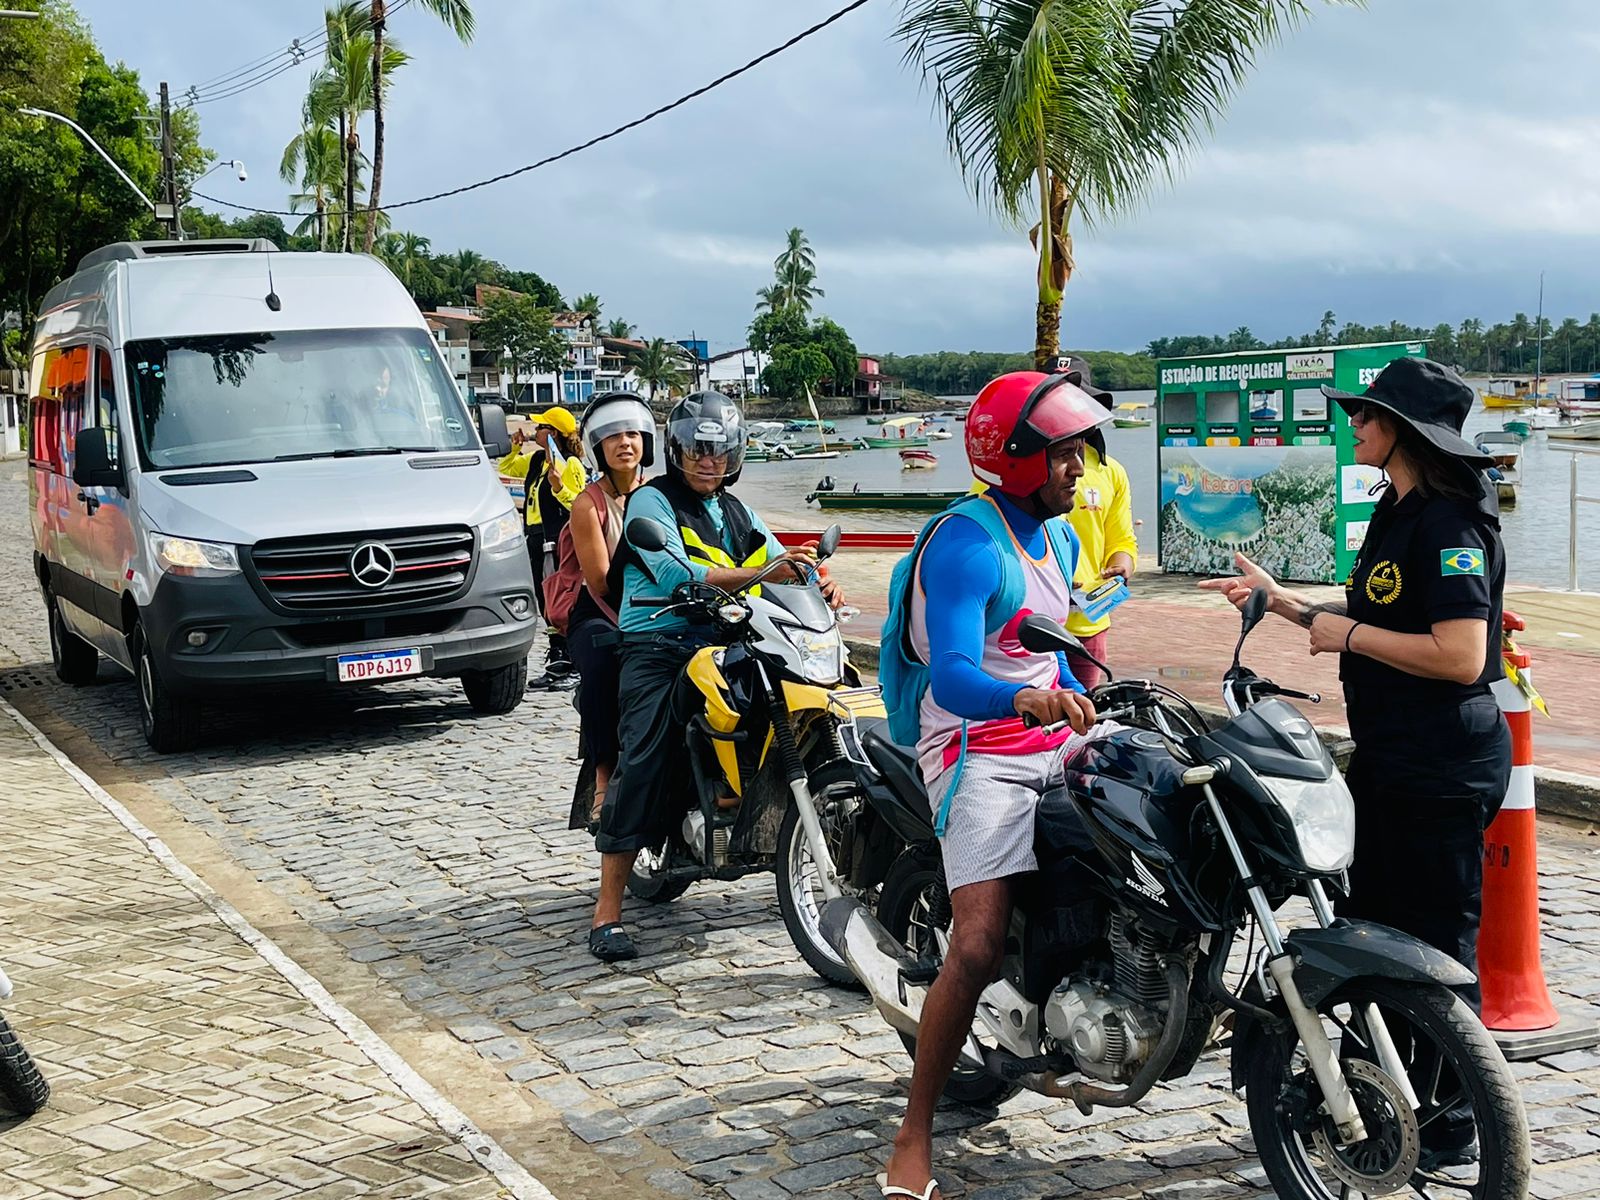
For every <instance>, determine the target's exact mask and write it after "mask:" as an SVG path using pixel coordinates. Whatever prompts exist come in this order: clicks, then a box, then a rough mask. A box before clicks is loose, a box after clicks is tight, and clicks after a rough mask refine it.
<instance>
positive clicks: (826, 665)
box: [782, 625, 844, 683]
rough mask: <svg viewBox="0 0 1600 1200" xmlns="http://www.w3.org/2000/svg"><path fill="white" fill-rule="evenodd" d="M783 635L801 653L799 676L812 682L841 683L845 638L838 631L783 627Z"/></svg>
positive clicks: (795, 626)
mask: <svg viewBox="0 0 1600 1200" xmlns="http://www.w3.org/2000/svg"><path fill="white" fill-rule="evenodd" d="M782 629H783V636H784V637H786V638H788V639H789V644H790V645H791V646H793V647H794V648H795V650H796V651H798V652H799V655H800V674H802V675H804V676H805V677H806V679H807V680H808V681H809V682H811V683H838V682H839V680H840V679H841V678H843V676H844V639H843V638H842V637H840V636H839V631H838V630H837V629H829V630H827V631H826V632H825V633H815V632H813V631H812V630H810V629H803V628H801V627H800V626H798V625H784V626H782Z"/></svg>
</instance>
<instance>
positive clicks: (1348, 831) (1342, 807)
mask: <svg viewBox="0 0 1600 1200" xmlns="http://www.w3.org/2000/svg"><path fill="white" fill-rule="evenodd" d="M1261 782H1262V783H1264V784H1266V785H1267V788H1268V790H1269V791H1271V792H1272V794H1273V796H1274V797H1276V798H1277V801H1278V803H1279V804H1281V805H1283V810H1284V811H1285V812H1286V813H1288V814H1289V820H1290V821H1291V822H1292V823H1293V824H1294V834H1295V838H1296V839H1297V840H1298V841H1299V843H1300V856H1301V857H1302V858H1303V859H1304V860H1305V864H1306V867H1307V868H1308V869H1309V870H1312V871H1316V872H1319V873H1322V874H1328V875H1332V874H1334V873H1335V872H1338V871H1342V870H1344V869H1345V868H1346V867H1348V866H1349V865H1350V861H1351V859H1353V858H1354V857H1355V847H1356V802H1355V799H1354V797H1352V796H1351V795H1350V789H1349V788H1348V787H1346V786H1345V782H1344V776H1342V775H1338V774H1335V775H1334V776H1333V778H1331V779H1322V780H1305V779H1285V778H1283V777H1282V776H1279V775H1264V776H1262V777H1261Z"/></svg>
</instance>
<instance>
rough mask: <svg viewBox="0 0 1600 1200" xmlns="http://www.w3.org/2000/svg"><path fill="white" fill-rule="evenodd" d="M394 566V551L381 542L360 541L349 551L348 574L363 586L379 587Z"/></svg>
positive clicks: (390, 573)
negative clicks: (359, 543)
mask: <svg viewBox="0 0 1600 1200" xmlns="http://www.w3.org/2000/svg"><path fill="white" fill-rule="evenodd" d="M394 568H395V561H394V551H393V550H391V549H389V547H387V546H385V545H384V544H383V543H382V542H362V543H361V545H359V546H357V547H356V548H355V549H354V550H352V551H351V552H350V574H351V576H352V577H353V578H354V579H355V581H356V582H357V583H359V584H360V585H361V586H362V587H364V588H381V587H382V586H383V585H384V584H386V583H388V582H389V581H390V580H391V579H393V578H394Z"/></svg>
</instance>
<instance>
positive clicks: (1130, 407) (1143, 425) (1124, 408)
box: [1111, 400, 1150, 429]
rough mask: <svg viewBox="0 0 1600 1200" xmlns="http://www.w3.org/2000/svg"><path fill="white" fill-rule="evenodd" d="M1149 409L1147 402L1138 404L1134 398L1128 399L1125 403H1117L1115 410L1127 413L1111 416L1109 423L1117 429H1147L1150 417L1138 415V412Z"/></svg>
mask: <svg viewBox="0 0 1600 1200" xmlns="http://www.w3.org/2000/svg"><path fill="white" fill-rule="evenodd" d="M1149 409H1150V406H1149V405H1148V404H1140V403H1139V402H1138V401H1136V400H1130V401H1128V402H1127V403H1125V404H1119V405H1117V412H1118V413H1125V414H1127V415H1125V416H1113V417H1112V418H1111V423H1112V424H1113V425H1115V426H1116V427H1117V428H1118V429H1148V428H1149V427H1150V418H1149V417H1145V416H1140V415H1139V414H1140V413H1143V412H1148V411H1149Z"/></svg>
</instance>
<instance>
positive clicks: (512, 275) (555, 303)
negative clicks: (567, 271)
mask: <svg viewBox="0 0 1600 1200" xmlns="http://www.w3.org/2000/svg"><path fill="white" fill-rule="evenodd" d="M494 269H495V273H496V275H497V277H498V278H499V280H500V283H501V286H503V287H508V288H510V289H511V290H512V291H514V292H525V293H527V294H528V295H530V296H532V297H533V298H534V299H535V300H537V301H538V302H539V303H540V305H541V306H543V307H545V308H554V309H564V308H566V307H567V305H566V302H565V301H564V300H562V299H561V293H560V291H558V290H557V289H556V286H555V285H554V284H553V283H550V282H548V281H547V280H545V279H544V278H542V277H541V276H539V275H536V274H534V272H532V271H508V270H506V269H505V268H504V267H502V266H500V265H499V264H498V263H496V264H494Z"/></svg>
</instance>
